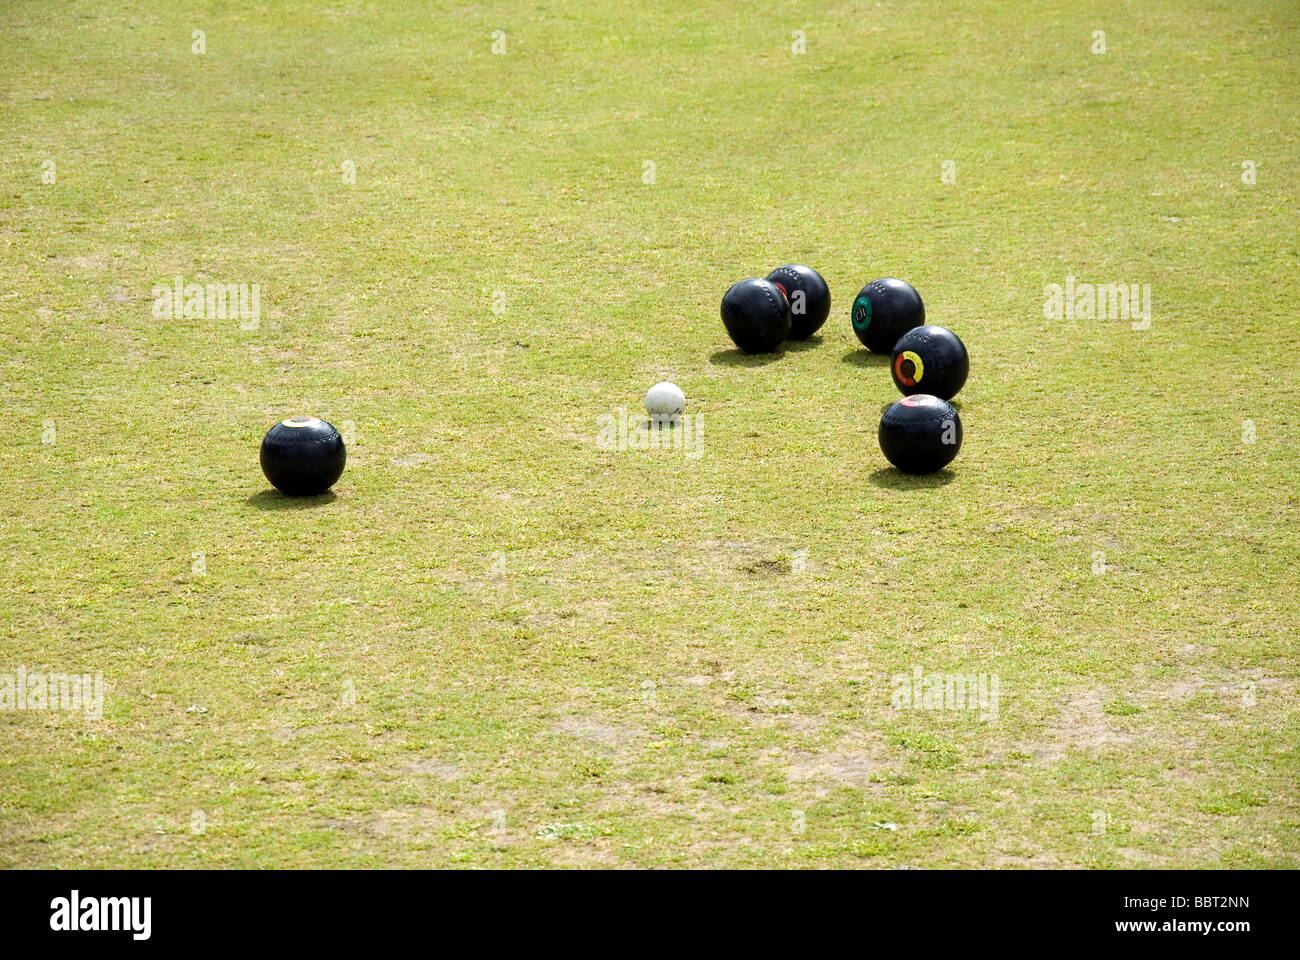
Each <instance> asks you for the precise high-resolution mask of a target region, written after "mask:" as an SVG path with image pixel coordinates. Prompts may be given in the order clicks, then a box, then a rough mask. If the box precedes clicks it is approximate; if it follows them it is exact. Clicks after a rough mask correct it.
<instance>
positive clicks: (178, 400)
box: [0, 2, 1300, 867]
mask: <svg viewBox="0 0 1300 960" xmlns="http://www.w3.org/2000/svg"><path fill="white" fill-rule="evenodd" d="M609 6H613V5H609ZM1296 28H1297V11H1296V9H1295V7H1294V5H1291V4H1285V3H1275V4H1270V3H1248V4H1244V5H1243V4H1241V3H1227V2H1222V3H1210V4H1205V3H1182V2H1164V3H1159V4H1122V5H1118V6H1116V5H1112V4H1094V3H1085V4H1078V3H1069V4H1067V3H1058V2H1051V3H1047V2H1037V3H1035V2H1027V3H1017V4H1011V5H1008V4H999V3H968V4H964V5H962V6H961V8H960V9H955V8H953V7H952V6H951V5H949V4H941V3H916V4H911V3H909V4H903V3H833V4H815V5H809V4H793V3H778V4H776V5H766V6H764V7H763V8H761V9H760V8H757V7H754V6H753V5H751V4H740V3H734V2H725V3H724V2H716V3H670V4H662V5H655V7H654V9H652V10H647V11H642V12H636V13H631V12H623V11H618V12H614V11H611V10H610V9H607V5H604V4H598V3H553V4H537V5H530V4H522V5H507V4H488V5H479V6H475V7H470V6H448V7H442V6H440V7H439V8H438V9H436V10H430V9H429V8H428V7H427V6H424V5H416V4H405V3H383V4H381V3H371V4H366V3H332V4H329V5H315V4H300V3H277V4H270V5H260V4H258V5H254V4H240V3H236V4H221V5H215V6H211V5H210V6H198V7H193V8H183V7H182V8H178V7H176V6H175V5H174V4H170V3H157V4H141V3H130V4H126V5H125V6H123V5H120V4H119V5H105V4H102V3H88V2H76V3H68V4H55V5H51V4H45V3H34V2H17V3H10V4H8V5H6V7H5V8H4V10H3V12H0V35H3V37H4V39H5V44H4V49H5V53H6V57H7V60H8V63H7V66H6V68H5V70H4V72H3V79H2V80H0V95H2V96H3V110H0V142H2V143H3V150H0V189H2V190H3V193H2V194H0V196H3V198H4V202H3V204H2V205H0V207H2V208H0V240H2V241H3V249H4V255H3V257H2V258H0V278H2V279H3V280H4V283H3V285H2V286H0V337H3V343H4V346H5V351H4V352H5V365H4V368H3V394H2V397H3V399H2V400H0V403H2V406H0V412H2V413H3V423H4V426H5V430H6V440H7V443H6V444H5V445H4V447H3V448H0V510H3V519H4V523H3V526H2V527H0V545H2V547H3V550H2V552H0V562H3V565H4V566H3V586H2V587H0V630H2V631H3V633H2V636H3V641H2V643H3V647H2V649H0V653H2V654H3V655H2V656H0V672H4V671H13V670H16V669H17V667H19V666H25V667H26V668H27V669H28V670H38V669H49V670H59V671H67V672H83V671H88V672H92V673H93V672H102V673H103V675H104V678H105V682H106V684H107V687H108V692H107V702H106V706H105V710H104V716H103V718H102V720H99V721H94V720H87V719H85V718H83V717H81V716H79V715H75V714H67V713H57V714H50V713H35V712H30V711H27V712H6V713H0V864H3V865H7V866H22V867H31V866H93V867H109V866H271V865H277V866H316V865H319V866H366V865H375V866H380V865H382V866H440V865H457V864H463V865H469V866H513V865H530V866H531V865H562V866H563V865H609V866H615V865H621V866H658V865H682V866H771V865H782V866H796V867H807V866H835V867H845V866H859V865H864V866H901V865H914V866H923V867H932V866H1028V865H1034V866H1086V867H1125V866H1232V867H1237V866H1242V867H1245V866H1287V867H1293V866H1295V865H1296V862H1297V857H1298V853H1297V851H1298V850H1300V841H1298V834H1300V829H1298V825H1300V816H1298V813H1297V796H1296V782H1297V769H1298V765H1297V743H1300V718H1298V717H1300V715H1298V713H1297V688H1296V678H1297V672H1298V671H1297V665H1296V657H1295V654H1296V651H1295V630H1296V624H1297V622H1300V600H1298V599H1297V591H1296V572H1295V570H1296V563H1297V559H1300V538H1298V536H1297V532H1296V507H1297V494H1296V483H1295V473H1296V468H1297V456H1296V453H1295V443H1296V440H1297V428H1298V418H1297V414H1296V412H1295V411H1296V402H1297V400H1300V389H1298V386H1300V376H1298V374H1297V362H1296V355H1297V349H1298V348H1300V327H1298V325H1297V321H1296V318H1295V304H1296V301H1297V294H1298V293H1300V279H1298V278H1297V269H1298V268H1300V229H1298V228H1300V218H1298V217H1297V212H1296V196H1297V194H1296V183H1297V177H1300V155H1298V153H1297V129H1298V126H1297V119H1298V111H1297V105H1298V101H1300V92H1298V91H1300V41H1297V32H1296ZM195 29H200V30H203V31H204V32H205V42H206V53H204V54H202V55H196V54H194V53H192V52H191V44H192V43H193V40H192V31H193V30H195ZM495 30H502V31H505V34H506V52H505V53H504V54H503V55H494V54H493V53H492V43H493V37H492V34H493V31H495ZM794 30H803V31H805V32H806V38H807V52H806V53H805V54H803V55H795V54H793V53H792V51H791V42H792V31H794ZM1095 30H1104V31H1105V32H1106V52H1105V53H1104V54H1094V53H1092V52H1091V50H1090V47H1091V45H1092V43H1093V31H1095ZM46 161H53V162H54V165H55V166H54V170H55V173H56V179H55V182H54V183H44V182H42V175H43V173H44V172H45V171H46V170H48V167H47V166H46ZM344 161H351V162H353V163H354V164H355V166H356V182H355V184H349V183H346V182H344V178H343V176H342V175H341V170H342V164H343V163H344ZM646 161H650V162H651V163H653V165H654V167H653V170H654V177H653V182H652V183H647V182H645V179H646V171H647V167H646ZM945 161H951V162H952V163H953V164H954V165H955V173H956V182H955V183H945V182H943V180H942V179H941V173H942V172H943V164H944V162H945ZM1244 161H1250V162H1252V163H1254V164H1255V165H1256V168H1255V169H1256V180H1255V182H1254V183H1246V182H1243V177H1242V175H1243V167H1242V163H1243V162H1244ZM792 261H794V262H806V263H810V264H812V265H814V266H816V267H818V268H819V269H820V270H821V271H822V272H823V274H824V275H825V277H826V279H827V280H828V282H829V283H830V286H831V290H832V292H833V295H834V298H835V307H834V309H833V312H832V317H831V320H830V322H829V323H828V324H827V326H826V327H825V328H824V330H823V331H822V336H821V337H820V338H819V339H817V340H814V341H812V342H811V343H810V344H807V345H799V349H791V350H788V351H787V352H785V353H784V354H782V355H780V356H779V357H775V358H772V357H764V358H745V357H741V356H739V355H738V354H736V353H735V352H734V351H732V350H731V349H730V347H731V345H730V343H729V342H728V341H727V340H726V337H725V333H724V332H723V330H722V327H721V324H720V322H719V321H718V319H717V304H718V300H719V298H720V297H721V294H722V292H723V290H725V289H726V287H727V285H728V284H729V283H731V282H732V281H733V280H735V279H738V278H740V277H743V276H749V275H763V274H765V273H766V272H767V271H768V270H770V269H771V268H772V267H775V266H777V265H779V264H781V263H786V262H792ZM176 275H181V276H183V277H185V278H186V280H187V281H194V282H200V283H205V282H223V283H238V282H247V283H259V284H260V285H261V294H262V311H263V312H262V319H261V324H260V327H259V328H258V329H256V330H244V329H241V328H240V325H239V324H238V322H236V321H231V320H216V319H204V320H199V319H192V320H184V319H181V320H174V321H167V320H161V319H158V318H156V317H155V316H154V315H153V312H152V309H151V307H152V300H153V295H152V288H153V287H154V285H156V284H166V283H169V282H170V281H171V278H172V277H174V276H176ZM889 275H897V276H902V277H905V278H907V279H909V280H910V281H911V282H913V283H914V284H915V285H916V286H917V287H918V289H919V290H920V291H921V292H922V294H923V296H924V297H925V300H926V305H927V310H928V315H929V318H930V319H931V320H932V321H933V322H936V323H941V324H945V325H949V326H951V327H952V328H954V329H955V330H956V331H957V332H958V333H959V334H960V335H961V336H962V337H963V339H964V340H965V341H966V343H967V345H968V346H969V347H970V349H971V353H972V376H971V380H970V383H969V384H968V386H967V388H966V389H965V390H964V391H963V392H962V394H961V396H960V400H961V414H962V418H963V422H964V425H965V435H966V445H965V448H964V449H963V451H962V453H961V455H960V457H959V458H958V459H957V461H956V462H955V463H954V464H953V467H952V468H951V470H950V471H947V472H945V473H943V474H940V475H939V476H937V477H935V478H926V479H920V480H913V479H906V478H903V477H900V476H899V475H898V474H897V473H895V472H893V471H892V470H888V469H886V467H887V465H886V463H885V462H884V460H883V458H882V457H881V455H880V453H879V450H878V448H877V445H876V440H875V426H876V420H877V416H878V413H879V411H880V409H881V407H882V406H883V405H884V404H886V403H887V402H889V401H891V400H892V399H893V398H894V397H895V396H896V393H895V391H894V388H893V386H892V384H891V382H890V379H889V374H888V368H887V366H886V365H885V363H884V361H883V360H881V359H880V358H875V357H871V356H868V355H867V354H865V353H864V352H863V351H862V350H861V349H860V348H859V346H858V343H857V341H856V339H855V338H854V336H853V333H852V331H851V329H850V326H849V323H848V306H849V304H850V303H851V301H852V298H853V295H854V294H855V293H856V291H857V289H858V288H859V287H860V286H861V285H862V284H863V283H865V282H866V281H868V280H871V279H873V278H875V277H879V276H889ZM1067 275H1072V276H1075V277H1077V278H1079V280H1080V281H1087V282H1093V283H1105V282H1110V281H1121V282H1126V283H1137V284H1150V286H1151V288H1152V296H1153V302H1154V306H1153V315H1152V322H1151V324H1150V329H1148V330H1134V329H1132V326H1131V324H1130V323H1129V322H1128V321H1126V320H1123V319H1100V320H1098V319H1093V320H1074V321H1066V320H1049V319H1045V318H1044V313H1043V288H1044V286H1045V285H1046V284H1050V283H1064V282H1065V279H1066V277H1067ZM494 306H496V307H497V309H498V310H499V311H502V312H494V310H493V308H494ZM660 379H671V380H674V381H675V382H677V383H678V384H680V385H681V386H682V387H683V388H684V390H685V391H686V394H687V396H688V398H689V400H688V402H689V412H691V413H693V414H698V415H700V416H701V418H702V420H701V422H702V425H703V447H702V455H701V456H700V457H698V458H697V459H690V458H686V457H684V456H683V455H682V454H680V453H676V454H674V453H665V452H637V451H622V452H609V451H604V450H601V449H600V448H599V447H598V445H597V443H596V437H597V432H598V421H597V418H599V417H600V416H602V415H605V414H611V413H616V412H617V410H618V409H619V408H620V407H627V408H629V409H630V410H631V411H633V413H636V412H639V410H640V401H641V396H642V395H643V393H644V391H645V389H646V388H647V387H648V386H649V385H650V384H651V383H653V382H655V381H656V380H660ZM304 412H305V413H315V414H318V415H321V416H324V417H327V418H328V419H331V420H332V421H333V422H335V423H338V424H342V423H344V422H347V423H349V424H350V427H349V433H350V435H353V442H352V444H351V446H350V450H349V464H348V469H347V472H346V473H345V475H344V478H343V480H342V481H341V482H340V483H339V485H338V486H337V487H336V490H335V493H334V494H333V495H331V496H328V497H325V498H321V499H317V500H311V501H305V502H294V501H286V500H284V499H283V498H280V497H278V496H277V495H275V494H273V493H269V492H267V489H266V485H265V483H264V481H263V480H262V478H261V475H260V473H259V471H258V467H257V458H256V451H257V443H258V441H259V438H260V436H261V434H262V433H263V431H265V430H266V429H267V428H268V427H269V426H270V425H271V423H273V422H274V421H275V419H276V418H278V417H280V416H284V415H288V414H291V413H304ZM1246 421H1250V425H1247V424H1246ZM51 428H52V430H51ZM1252 428H1253V430H1254V434H1253V442H1245V440H1246V439H1250V438H1251V434H1250V430H1251V429H1252ZM196 553H201V554H202V564H198V565H197V569H196V558H195V555H196ZM1098 570H1101V571H1103V572H1096V571H1098ZM917 666H920V667H922V668H923V670H925V671H926V672H927V673H928V672H963V673H988V674H995V675H996V676H997V677H998V681H999V690H1000V702H999V710H998V715H997V717H996V719H986V720H983V721H982V720H980V718H979V717H978V716H977V715H975V714H973V713H972V712H970V711H952V710H947V711H923V710H895V709H894V708H893V707H892V706H891V685H890V678H891V677H893V676H895V675H897V674H910V673H911V672H912V671H913V669H914V668H915V667H917ZM199 814H201V817H200V816H197V815H199Z"/></svg>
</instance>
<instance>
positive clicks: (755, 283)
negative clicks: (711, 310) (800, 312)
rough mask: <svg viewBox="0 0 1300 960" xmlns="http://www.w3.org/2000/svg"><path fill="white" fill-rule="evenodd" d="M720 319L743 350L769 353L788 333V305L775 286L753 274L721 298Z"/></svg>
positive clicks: (735, 284) (736, 284) (732, 286)
mask: <svg viewBox="0 0 1300 960" xmlns="http://www.w3.org/2000/svg"><path fill="white" fill-rule="evenodd" d="M722 322H723V323H724V324H725V325H726V327H727V333H728V335H729V336H730V337H731V339H732V340H733V341H735V344H736V346H738V347H740V349H741V350H744V351H745V352H746V353H772V352H773V351H774V350H776V348H777V347H779V346H780V345H781V341H782V340H784V339H785V338H786V337H787V336H789V334H790V304H789V303H788V302H787V301H786V299H785V297H784V296H782V294H781V291H780V290H778V289H777V287H776V285H775V284H773V283H769V282H768V281H766V280H759V279H758V278H756V277H752V278H750V279H749V280H741V281H740V282H738V283H734V284H732V285H731V288H730V289H729V290H728V291H727V292H726V293H725V294H723V297H722Z"/></svg>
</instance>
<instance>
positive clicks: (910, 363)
mask: <svg viewBox="0 0 1300 960" xmlns="http://www.w3.org/2000/svg"><path fill="white" fill-rule="evenodd" d="M891 359H892V361H893V362H892V363H891V364H890V370H891V371H892V372H893V374H894V385H895V386H896V387H898V389H899V390H901V391H902V392H903V393H905V394H908V395H911V394H914V393H929V394H932V395H933V396H936V397H938V398H940V399H941V400H951V399H952V398H953V397H955V396H956V395H957V391H958V390H960V389H961V388H962V386H963V385H964V384H965V383H966V375H967V374H968V373H969V372H970V357H969V356H968V355H967V353H966V345H965V344H964V343H962V342H961V338H960V337H958V336H957V334H955V333H953V332H952V331H951V330H949V329H947V328H946V327H936V326H935V325H933V324H926V325H924V326H921V327H916V328H915V329H913V330H909V331H907V333H905V334H903V335H902V336H901V337H899V338H898V342H897V343H896V344H894V352H893V354H892V357H891Z"/></svg>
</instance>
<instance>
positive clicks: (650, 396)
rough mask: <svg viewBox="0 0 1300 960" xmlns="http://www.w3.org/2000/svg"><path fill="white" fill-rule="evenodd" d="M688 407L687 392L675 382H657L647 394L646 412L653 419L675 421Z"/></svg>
mask: <svg viewBox="0 0 1300 960" xmlns="http://www.w3.org/2000/svg"><path fill="white" fill-rule="evenodd" d="M685 409H686V394H684V393H682V388H681V387H679V386H677V384H675V383H668V382H667V381H664V382H663V383H656V384H655V385H654V386H653V387H651V388H650V389H649V390H648V391H646V395H645V412H646V413H648V414H650V416H651V418H652V419H657V420H660V421H664V420H667V421H669V422H672V421H675V420H676V419H677V418H678V417H680V416H681V415H682V411H683V410H685Z"/></svg>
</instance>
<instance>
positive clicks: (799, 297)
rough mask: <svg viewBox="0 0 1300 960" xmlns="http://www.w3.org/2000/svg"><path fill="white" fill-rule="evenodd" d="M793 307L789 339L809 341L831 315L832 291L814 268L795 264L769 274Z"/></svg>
mask: <svg viewBox="0 0 1300 960" xmlns="http://www.w3.org/2000/svg"><path fill="white" fill-rule="evenodd" d="M767 279H768V280H769V281H770V282H772V283H774V284H776V287H777V289H778V290H780V291H781V292H782V293H783V294H785V299H786V301H787V302H789V304H790V335H789V336H788V337H787V338H786V339H788V340H807V339H808V338H809V337H811V336H812V335H813V334H814V333H816V332H817V331H818V330H820V329H821V327H822V324H823V323H825V322H826V318H827V317H828V316H830V312H831V288H830V287H828V286H826V281H825V280H823V279H822V275H821V274H820V273H818V272H817V271H816V270H814V269H813V268H812V267H805V266H804V265H803V264H801V263H791V264H788V265H787V266H784V267H777V268H776V269H775V270H773V271H772V272H771V273H769V274H768V275H767Z"/></svg>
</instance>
